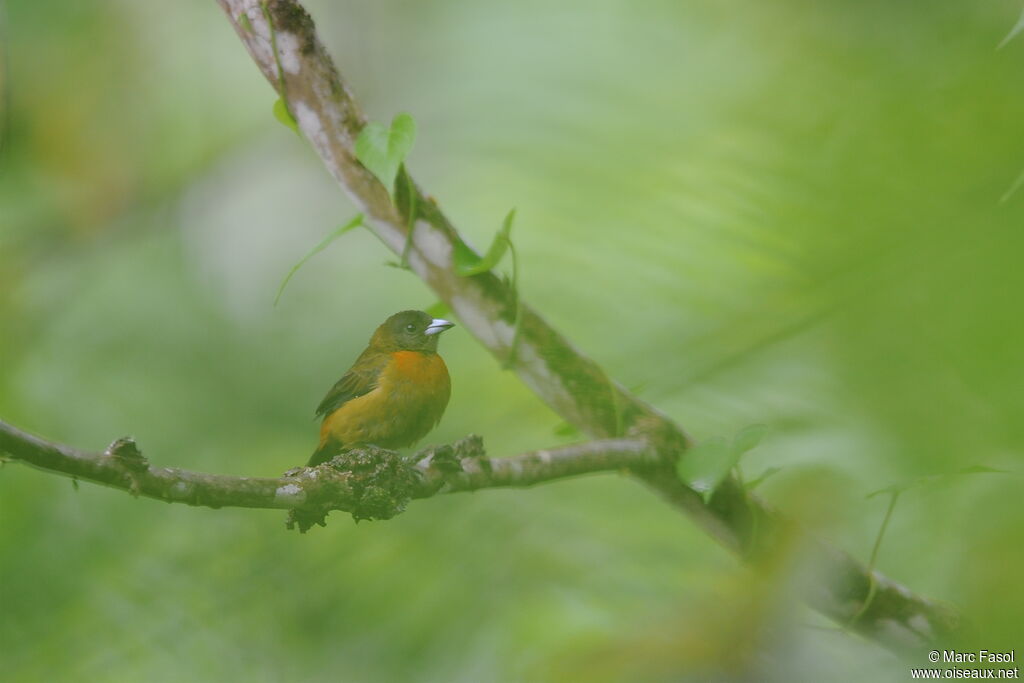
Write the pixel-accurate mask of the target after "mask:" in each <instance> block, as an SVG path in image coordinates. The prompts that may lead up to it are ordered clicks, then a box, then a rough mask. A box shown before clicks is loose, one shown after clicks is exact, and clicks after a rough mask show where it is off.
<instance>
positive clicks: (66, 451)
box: [0, 421, 658, 516]
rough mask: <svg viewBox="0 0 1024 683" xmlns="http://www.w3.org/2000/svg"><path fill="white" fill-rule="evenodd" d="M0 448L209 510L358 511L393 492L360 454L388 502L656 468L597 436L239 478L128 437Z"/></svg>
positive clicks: (634, 450)
mask: <svg viewBox="0 0 1024 683" xmlns="http://www.w3.org/2000/svg"><path fill="white" fill-rule="evenodd" d="M0 452H6V453H9V454H10V455H11V456H13V457H14V458H16V459H17V460H19V461H22V462H24V463H26V464H28V465H31V466H33V467H36V468H38V469H42V470H46V471H49V472H54V473H57V474H62V475H66V476H70V477H74V478H75V479H78V480H83V481H90V482H93V483H96V484H103V485H105V486H110V487H112V488H116V489H122V490H124V491H128V492H129V493H132V494H133V495H136V496H145V497H147V498H155V499H157V500H163V501H166V502H169V503H186V504H188V505H202V506H206V507H211V508H221V507H246V508H273V509H294V508H297V507H304V506H305V507H319V508H322V510H323V511H329V510H345V511H349V512H351V511H353V510H356V509H357V508H358V506H359V504H360V499H361V498H362V497H364V496H363V492H362V491H361V489H364V488H365V487H366V486H367V485H368V484H370V483H372V484H373V485H374V486H376V487H378V488H379V489H383V490H387V489H392V488H397V487H399V486H402V484H401V483H398V482H396V481H389V480H388V476H383V475H381V476H377V477H376V480H375V481H372V482H370V481H368V480H366V479H365V478H363V479H362V480H359V477H358V476H356V475H357V474H358V470H359V469H360V468H359V466H358V465H359V463H355V461H354V458H356V457H366V456H367V455H369V457H370V458H376V459H378V460H379V459H381V458H384V459H387V460H388V461H389V462H391V463H398V464H397V469H398V470H399V471H400V472H401V474H400V475H398V476H395V475H392V478H394V479H399V478H401V476H402V475H406V474H407V475H409V477H410V484H409V485H408V486H407V487H406V488H407V490H405V491H403V492H395V496H396V497H405V498H406V499H407V500H408V499H412V498H430V497H432V496H435V495H438V494H443V493H456V492H459V491H476V490H478V489H486V488H502V487H520V488H522V487H527V486H534V485H536V484H542V483H545V482H549V481H554V480H556V479H564V478H566V477H571V476H576V475H581V474H590V473H594V472H608V471H617V470H625V469H645V468H648V467H651V466H654V465H657V463H658V456H657V454H656V453H655V452H654V451H653V450H652V449H651V448H650V446H649V445H648V444H647V443H646V442H645V441H643V440H642V439H602V440H596V441H587V442H583V443H577V444H571V445H568V446H561V447H558V448H551V449H546V450H539V451H533V452H530V453H523V454H520V455H515V456H511V457H507V458H488V457H486V454H485V452H484V449H483V442H482V440H481V439H480V438H479V437H473V436H471V437H467V438H465V439H462V440H461V441H458V442H456V443H454V444H451V445H444V446H434V447H431V448H428V449H425V450H424V451H421V456H420V458H419V459H418V461H417V460H416V459H413V460H411V461H407V460H403V459H401V458H399V457H398V456H397V454H394V452H393V451H387V450H385V449H379V448H373V447H368V448H365V449H354V451H353V452H355V453H357V456H351V455H342V456H340V457H339V458H335V459H334V460H333V461H331V462H330V463H329V464H324V465H320V466H318V467H309V468H307V467H298V468H295V469H293V470H289V472H287V473H285V475H284V476H281V477H240V476H228V475H221V474H208V473H205V472H193V471H190V470H184V469H179V468H176V467H158V466H156V465H153V464H152V463H150V462H149V461H148V460H147V459H146V458H145V457H144V456H143V455H142V453H141V452H139V450H138V449H137V448H136V446H135V442H134V441H132V440H131V439H128V438H122V439H118V440H116V441H115V442H114V443H113V444H111V446H110V447H109V448H107V449H106V451H104V452H103V453H96V452H89V451H83V450H79V449H77V448H72V447H71V446H66V445H63V444H58V443H53V442H51V441H48V440H46V439H42V438H40V437H38V436H34V435H32V434H29V433H27V432H25V431H22V430H20V429H18V428H17V427H14V426H13V425H10V424H8V423H6V422H3V421H0ZM389 454H391V455H389ZM349 465H353V466H349ZM354 473H355V474H354ZM382 516H384V515H382ZM386 516H391V515H386Z"/></svg>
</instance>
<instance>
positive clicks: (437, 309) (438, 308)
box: [424, 301, 452, 318]
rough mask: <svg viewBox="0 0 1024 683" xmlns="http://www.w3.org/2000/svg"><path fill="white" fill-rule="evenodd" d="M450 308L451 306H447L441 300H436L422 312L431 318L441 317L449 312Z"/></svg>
mask: <svg viewBox="0 0 1024 683" xmlns="http://www.w3.org/2000/svg"><path fill="white" fill-rule="evenodd" d="M451 310H452V309H451V306H449V305H448V304H446V303H445V302H443V301H438V302H437V303H435V304H434V305H432V306H430V307H429V308H427V309H426V311H424V312H425V313H426V314H427V315H429V316H430V317H431V318H443V317H445V316H446V315H448V314H449V313H451Z"/></svg>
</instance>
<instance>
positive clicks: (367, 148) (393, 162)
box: [356, 114, 416, 193]
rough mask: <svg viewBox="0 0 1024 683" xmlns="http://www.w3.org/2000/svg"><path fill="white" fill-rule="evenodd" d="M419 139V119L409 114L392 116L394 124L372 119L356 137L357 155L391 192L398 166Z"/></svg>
mask: <svg viewBox="0 0 1024 683" xmlns="http://www.w3.org/2000/svg"><path fill="white" fill-rule="evenodd" d="M415 141H416V121H414V120H413V118H412V117H411V116H409V115H408V114H399V115H398V116H396V117H395V118H394V119H392V121H391V127H390V128H387V127H386V126H384V125H383V124H380V123H375V122H370V123H368V124H366V126H365V127H363V130H362V131H361V132H360V133H359V137H358V138H357V139H356V158H357V159H359V163H361V164H362V165H363V166H365V167H366V168H367V169H369V171H370V173H372V174H373V175H375V176H376V177H377V180H379V181H380V182H381V183H382V184H383V185H384V187H386V188H387V190H388V192H389V193H391V192H393V191H394V186H395V177H396V176H397V175H398V169H399V167H400V166H401V165H402V162H404V161H405V157H406V156H407V155H408V154H409V151H410V150H411V149H412V144H413V142H415Z"/></svg>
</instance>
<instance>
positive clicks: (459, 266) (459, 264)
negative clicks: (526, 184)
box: [454, 209, 516, 277]
mask: <svg viewBox="0 0 1024 683" xmlns="http://www.w3.org/2000/svg"><path fill="white" fill-rule="evenodd" d="M515 219H516V210H515V209H512V210H511V211H509V212H508V215H506V216H505V220H504V221H503V222H502V224H501V230H499V231H498V233H497V234H496V235H495V236H494V240H492V241H491V246H490V248H489V249H488V250H487V253H486V254H484V255H483V256H482V257H480V256H477V255H476V254H474V253H473V250H472V249H470V248H469V247H467V246H466V245H464V244H462V243H461V242H458V243H456V249H455V254H454V261H455V274H456V275H461V276H462V277H469V276H471V275H479V274H480V273H485V272H487V271H488V270H490V269H491V268H493V267H494V266H496V265H498V261H500V260H501V257H502V256H504V255H505V252H506V251H507V250H508V247H509V245H510V244H511V238H510V237H509V234H510V233H511V232H512V223H513V222H514V221H515Z"/></svg>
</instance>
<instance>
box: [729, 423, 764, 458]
mask: <svg viewBox="0 0 1024 683" xmlns="http://www.w3.org/2000/svg"><path fill="white" fill-rule="evenodd" d="M767 432H768V426H767V425H762V424H753V425H749V426H747V427H744V428H743V429H741V430H740V431H738V432H736V436H734V437H733V438H732V448H733V450H734V451H738V453H737V457H738V456H741V455H743V454H744V453H746V452H747V451H751V450H753V449H755V448H756V447H757V445H758V444H759V443H761V439H763V438H764V435H765V434H766V433H767Z"/></svg>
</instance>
